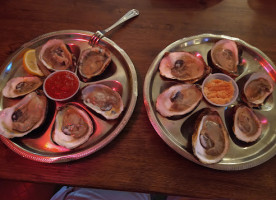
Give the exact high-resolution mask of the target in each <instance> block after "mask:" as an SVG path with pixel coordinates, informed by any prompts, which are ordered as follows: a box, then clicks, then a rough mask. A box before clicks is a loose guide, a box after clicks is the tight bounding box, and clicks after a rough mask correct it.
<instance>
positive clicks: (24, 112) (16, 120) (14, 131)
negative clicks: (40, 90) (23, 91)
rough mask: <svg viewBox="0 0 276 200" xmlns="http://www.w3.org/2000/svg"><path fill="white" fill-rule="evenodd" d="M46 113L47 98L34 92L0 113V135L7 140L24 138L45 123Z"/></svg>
mask: <svg viewBox="0 0 276 200" xmlns="http://www.w3.org/2000/svg"><path fill="white" fill-rule="evenodd" d="M46 111H47V98H46V97H45V96H44V95H43V94H37V93H36V92H32V93H30V94H28V95H26V96H25V97H24V98H23V99H21V100H20V101H19V102H18V103H17V104H15V105H14V106H12V107H8V108H5V109H4V110H2V111H1V112H0V134H1V135H3V136H5V137H6V138H14V137H23V136H24V135H26V134H28V133H29V132H31V131H32V130H34V129H36V128H38V127H39V126H40V125H41V124H42V123H43V122H44V119H45V115H46Z"/></svg>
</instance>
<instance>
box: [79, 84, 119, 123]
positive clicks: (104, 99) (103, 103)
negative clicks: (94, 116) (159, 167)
mask: <svg viewBox="0 0 276 200" xmlns="http://www.w3.org/2000/svg"><path fill="white" fill-rule="evenodd" d="M82 99H83V102H84V104H85V105H87V106H88V107H89V108H91V109H92V110H94V111H95V112H97V113H99V114H101V115H102V116H104V117H105V118H106V119H116V118H117V117H119V115H120V114H121V112H122V111H123V109H124V105H123V100H122V98H121V96H120V94H119V93H118V92H116V91H114V90H112V89H111V88H110V87H108V86H105V85H103V84H91V85H88V86H87V87H85V88H84V89H83V90H82Z"/></svg>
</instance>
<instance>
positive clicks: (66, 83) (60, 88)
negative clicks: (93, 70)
mask: <svg viewBox="0 0 276 200" xmlns="http://www.w3.org/2000/svg"><path fill="white" fill-rule="evenodd" d="M44 84H45V85H44V89H45V92H46V93H47V94H48V96H50V97H52V98H53V99H57V100H62V99H67V98H69V97H71V96H73V95H74V94H75V93H76V92H77V90H78V89H79V80H78V78H77V77H76V75H75V74H73V73H72V72H70V71H58V72H55V73H54V74H52V75H50V76H49V77H48V78H47V79H46V80H45V83H44Z"/></svg>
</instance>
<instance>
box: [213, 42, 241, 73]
mask: <svg viewBox="0 0 276 200" xmlns="http://www.w3.org/2000/svg"><path fill="white" fill-rule="evenodd" d="M211 61H212V65H213V66H214V67H215V68H217V69H219V70H220V71H222V72H223V73H225V74H227V75H229V76H231V77H233V78H235V77H237V76H238V75H239V74H238V64H239V52H238V47H237V44H236V42H234V41H231V40H227V39H223V40H219V41H218V42H216V43H215V44H214V46H213V47H212V49H211Z"/></svg>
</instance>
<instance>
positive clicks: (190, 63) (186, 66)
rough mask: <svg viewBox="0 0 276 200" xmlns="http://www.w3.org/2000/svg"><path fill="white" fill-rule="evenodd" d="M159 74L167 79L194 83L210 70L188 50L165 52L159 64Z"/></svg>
mask: <svg viewBox="0 0 276 200" xmlns="http://www.w3.org/2000/svg"><path fill="white" fill-rule="evenodd" d="M159 70H160V74H161V75H162V76H164V77H166V78H169V79H176V80H179V81H184V82H189V83H194V82H196V81H199V80H200V79H202V78H204V77H205V76H207V75H208V74H209V73H210V72H211V68H210V67H209V66H207V65H206V63H205V62H204V60H203V59H201V58H199V57H197V56H195V55H193V54H191V53H189V52H185V51H182V52H167V53H165V55H164V57H163V58H162V60H161V62H160V65H159Z"/></svg>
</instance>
